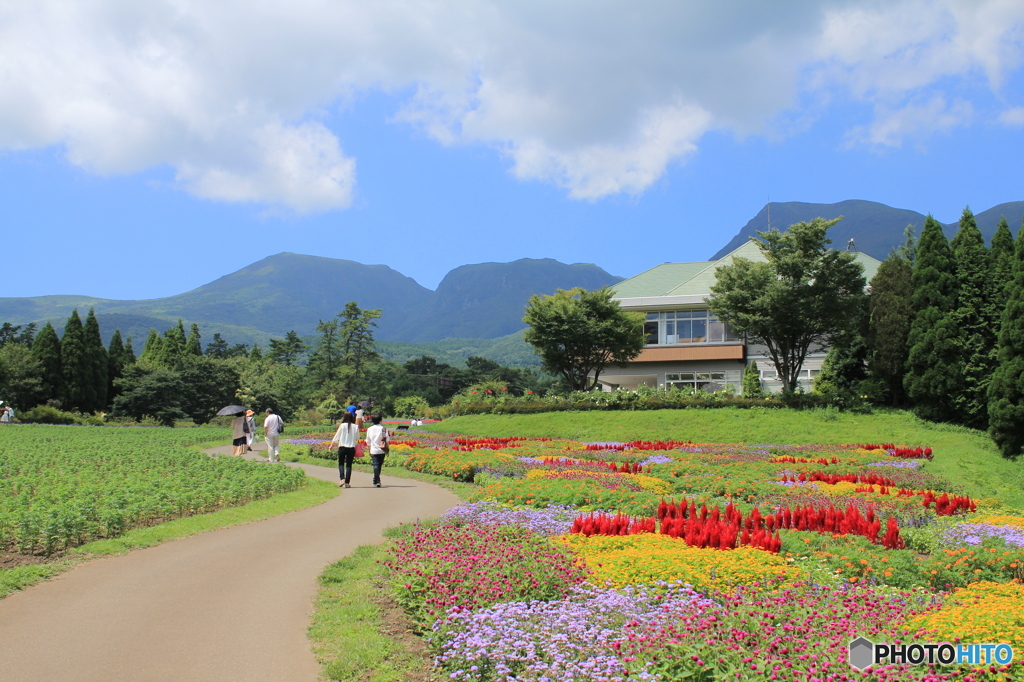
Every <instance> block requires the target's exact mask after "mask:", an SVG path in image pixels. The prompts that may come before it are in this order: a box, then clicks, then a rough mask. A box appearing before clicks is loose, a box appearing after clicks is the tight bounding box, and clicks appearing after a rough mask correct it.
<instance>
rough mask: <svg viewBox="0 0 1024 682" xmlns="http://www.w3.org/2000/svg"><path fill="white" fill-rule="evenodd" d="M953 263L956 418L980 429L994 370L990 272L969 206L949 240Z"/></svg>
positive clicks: (983, 425)
mask: <svg viewBox="0 0 1024 682" xmlns="http://www.w3.org/2000/svg"><path fill="white" fill-rule="evenodd" d="M950 246H951V248H952V251H953V261H954V262H955V263H956V275H957V286H958V288H957V299H956V308H955V309H954V310H953V311H952V312H951V313H950V314H949V316H950V318H951V320H952V324H953V325H954V327H955V329H956V331H957V345H958V346H959V350H960V361H959V364H960V371H959V373H960V376H961V378H962V380H963V384H962V385H961V387H960V388H959V390H957V391H956V393H955V396H954V403H955V405H956V407H957V410H958V411H959V412H960V419H959V421H961V422H963V423H964V424H966V425H967V426H970V427H972V428H977V429H983V428H985V427H986V426H987V425H988V424H987V422H988V382H989V380H990V379H991V376H992V371H993V370H994V369H995V362H994V360H995V358H994V357H993V356H992V351H993V350H994V348H995V346H996V336H995V330H994V327H995V324H994V320H993V319H992V312H991V309H990V300H989V294H990V293H991V290H992V286H991V271H990V262H989V254H988V249H986V248H985V238H984V237H982V236H981V231H980V230H979V229H978V224H977V223H976V222H975V220H974V214H973V213H971V209H970V208H965V209H964V212H963V215H962V216H961V217H960V229H959V231H957V233H956V236H955V237H954V238H953V241H952V242H951V243H950Z"/></svg>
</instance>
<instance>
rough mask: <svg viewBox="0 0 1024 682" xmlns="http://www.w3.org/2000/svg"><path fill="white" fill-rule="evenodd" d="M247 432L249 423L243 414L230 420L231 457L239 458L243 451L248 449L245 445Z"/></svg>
mask: <svg viewBox="0 0 1024 682" xmlns="http://www.w3.org/2000/svg"><path fill="white" fill-rule="evenodd" d="M248 431H249V422H248V421H247V420H246V418H245V415H244V414H239V415H237V416H236V417H235V418H234V419H232V420H231V438H232V440H231V445H232V446H233V447H232V450H231V456H232V457H241V456H242V455H243V454H245V450H246V448H247V447H248V446H247V445H246V435H247V433H248Z"/></svg>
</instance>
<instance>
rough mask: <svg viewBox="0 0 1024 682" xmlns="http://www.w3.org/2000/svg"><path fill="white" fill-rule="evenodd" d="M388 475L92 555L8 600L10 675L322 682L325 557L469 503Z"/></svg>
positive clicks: (313, 469) (5, 669) (0, 640)
mask: <svg viewBox="0 0 1024 682" xmlns="http://www.w3.org/2000/svg"><path fill="white" fill-rule="evenodd" d="M260 445H262V444H260ZM226 449H228V448H225V450H226ZM219 451H220V452H223V450H222V449H220V448H217V449H215V450H213V451H211V452H219ZM292 466H298V467H300V468H302V469H304V470H305V471H306V473H307V474H309V475H310V476H314V477H316V478H322V479H326V480H330V481H337V478H338V471H337V469H328V468H326V467H317V466H306V465H292ZM383 483H384V487H383V488H380V489H377V488H373V487H371V485H370V476H369V474H363V473H360V472H355V473H354V474H353V480H352V488H350V489H345V490H343V491H342V492H341V494H340V495H339V496H338V497H336V498H335V499H333V500H330V501H328V502H325V503H323V504H321V505H318V506H316V507H310V508H308V509H303V510H301V511H296V512H291V513H288V514H284V515H281V516H277V517H274V518H271V519H267V520H265V521H257V522H254V523H249V524H245V525H241V526H235V527H234V528H225V529H222V530H217V531H211V532H209V533H203V534H201V535H194V536H192V537H189V538H183V539H181V540H174V541H172V542H166V543H164V544H162V545H158V546H156V547H151V548H149V549H142V550H136V551H133V552H130V553H128V554H125V555H123V556H119V557H111V558H102V559H95V560H93V561H88V562H86V563H83V564H81V565H80V566H78V567H76V568H74V569H72V570H71V571H68V572H67V573H64V574H63V575H61V576H59V577H57V578H55V579H53V580H51V581H49V582H45V583H41V584H39V585H36V586H35V587H32V588H29V589H27V590H25V591H23V592H18V593H15V594H12V595H10V596H9V597H7V598H5V599H2V600H0V679H3V680H12V681H13V680H17V681H18V682H34V681H36V680H38V681H40V682H42V681H45V682H53V681H54V680H60V681H61V682H70V681H80V680H81V681H85V680H89V681H92V680H95V681H97V682H98V681H100V680H102V681H104V682H114V681H120V680H124V681H131V682H149V681H154V682H155V681H157V680H159V681H161V682H167V681H170V680H188V681H190V682H205V681H207V680H209V681H211V682H212V681H215V680H216V681H222V680H223V681H227V680H238V681H239V682H241V681H245V682H260V681H263V680H266V681H267V682H290V681H292V680H296V681H305V680H308V681H310V682H313V681H314V680H316V679H317V677H318V675H319V672H320V666H319V665H318V664H317V662H316V660H315V659H314V658H313V654H312V653H311V651H310V643H309V640H308V639H307V638H306V628H307V627H308V625H309V617H310V614H311V612H312V609H313V605H312V598H313V596H314V595H315V594H316V591H317V583H316V578H317V576H318V575H319V574H320V572H321V570H322V569H323V567H324V566H325V565H326V564H328V563H331V562H333V561H337V560H338V559H341V558H342V557H344V556H346V555H348V554H350V553H351V552H352V551H353V550H354V549H355V548H356V547H358V546H359V545H364V544H372V543H376V542H380V540H381V531H382V530H383V529H384V528H386V527H387V526H392V525H396V524H398V523H401V522H403V521H415V520H416V519H419V518H429V517H434V516H438V515H439V514H441V513H443V512H444V511H445V510H446V509H448V508H449V507H451V506H453V505H455V504H457V502H458V499H457V498H456V497H455V496H454V495H452V494H451V493H449V492H448V491H446V490H444V489H442V488H439V487H437V486H433V485H430V484H428V483H422V482H420V481H413V480H409V479H402V478H390V477H384V479H383Z"/></svg>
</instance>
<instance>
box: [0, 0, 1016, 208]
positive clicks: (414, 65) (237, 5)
mask: <svg viewBox="0 0 1024 682" xmlns="http://www.w3.org/2000/svg"><path fill="white" fill-rule="evenodd" d="M1022 35H1024V3H1021V2H1020V1H1019V0H902V1H896V0H893V1H883V0H863V1H857V0H825V1H819V0H791V1H789V2H786V3H764V2H761V1H760V0H749V1H747V2H730V3H721V2H718V1H717V0H693V1H689V2H685V3H683V2H677V1H676V0H647V1H646V2H640V3H621V4H611V3H596V4H595V3H593V2H584V1H583V0H562V1H561V2H558V3H551V2H547V1H545V2H541V1H540V0H518V1H517V2H499V1H497V0H458V1H455V0H451V1H445V0H375V1H374V2H372V3H367V2H359V1H357V0H292V2H289V3H249V2H242V1H241V0H221V1H218V2H206V1H203V0H151V1H150V2H145V3H133V2H125V1H123V0H78V1H74V0H66V1H57V0H50V1H46V0H40V1H38V2H33V3H24V2H20V0H6V2H5V1H4V0H0V149H8V150H17V149H29V148H38V147H44V146H52V145H61V146H62V147H63V148H64V149H66V153H67V158H68V160H69V161H70V162H71V163H73V164H76V165H78V166H81V167H83V168H86V169H89V170H91V171H94V172H97V173H103V174H112V173H132V172H136V171H139V170H141V169H145V168H150V167H154V166H158V165H163V164H166V165H169V166H170V167H172V168H173V169H174V171H175V177H176V178H177V181H178V183H179V184H180V186H181V187H182V188H183V189H185V190H187V191H189V192H192V193H194V194H196V195H197V196H202V197H206V198H210V199H216V200H224V201H243V202H256V203H263V204H270V205H282V206H285V207H287V208H290V209H291V210H294V211H298V212H306V211H320V210H330V209H337V208H345V207H347V206H348V205H350V203H351V201H352V193H353V188H354V183H355V162H354V160H353V159H351V158H349V157H346V156H345V154H344V152H343V151H342V148H343V145H342V143H341V141H339V139H338V133H337V132H335V131H331V130H329V129H328V128H327V127H325V125H324V124H323V122H322V114H323V112H324V111H328V110H329V108H330V107H334V106H338V105H339V104H345V103H348V102H350V101H352V102H356V103H358V96H359V95H360V94H361V93H365V92H367V91H373V90H383V91H385V92H390V93H396V94H400V93H406V92H412V93H414V94H412V95H411V96H404V95H402V96H403V97H404V99H403V103H402V105H401V106H400V108H399V110H398V111H397V112H396V114H395V116H394V121H396V122H398V123H399V124H409V125H413V126H416V127H418V128H420V129H421V130H423V131H425V132H426V134H428V135H430V136H431V137H433V138H435V139H437V140H438V141H439V142H441V143H443V144H484V145H489V146H492V147H494V148H496V149H499V150H500V151H501V152H502V153H503V154H505V155H506V156H507V158H508V159H509V162H510V164H511V169H510V170H511V173H512V174H513V175H514V176H515V177H517V178H521V179H524V180H539V181H543V182H550V183H553V184H555V185H557V186H559V187H563V188H565V190H566V191H567V192H568V194H569V196H571V197H574V198H579V199H588V200H594V199H598V198H600V197H603V196H608V195H612V194H617V193H626V194H638V193H641V192H643V191H644V190H645V189H646V188H648V187H649V186H650V185H651V184H652V183H654V182H656V181H657V180H658V178H660V177H661V176H662V175H663V174H664V173H665V170H666V168H667V167H668V166H669V165H671V164H672V163H674V162H684V161H685V160H686V159H688V158H689V157H690V156H691V155H693V154H694V153H695V152H696V151H697V150H698V149H699V144H700V140H701V138H702V136H703V135H704V134H705V133H707V132H708V131H710V130H724V131H731V132H734V133H735V134H737V135H741V136H743V135H751V134H762V133H769V132H774V133H777V132H778V131H779V128H780V125H781V124H780V120H781V119H780V115H781V114H785V115H786V116H789V117H791V118H792V117H793V114H794V113H796V112H795V108H796V107H797V106H798V103H799V102H802V101H811V100H813V101H816V102H822V103H825V102H827V103H828V104H825V105H823V106H822V107H821V109H820V111H816V112H815V113H816V115H827V113H828V111H829V109H830V108H833V107H836V106H839V105H840V103H843V104H849V103H854V104H857V105H860V106H862V111H864V112H867V113H865V120H864V122H863V123H862V124H861V125H858V126H857V127H855V128H854V129H853V130H851V131H850V132H849V134H848V135H847V141H848V142H849V143H850V144H854V145H867V146H869V147H873V148H878V147H893V146H899V145H900V144H902V142H903V140H905V139H923V138H925V137H927V135H930V134H935V133H941V132H944V131H950V130H952V129H954V128H956V127H957V126H963V125H969V124H970V122H971V121H972V120H973V119H975V118H979V117H980V114H981V113H983V112H980V111H978V109H977V107H978V106H979V105H978V104H977V103H976V102H972V101H971V100H970V99H969V98H968V95H965V94H963V92H964V90H963V89H957V88H956V85H957V84H959V83H967V84H969V85H971V86H972V87H974V88H975V90H978V88H977V85H978V84H979V83H980V84H981V85H982V86H983V88H988V89H989V90H990V91H991V92H994V93H995V94H996V96H997V98H1002V99H1003V100H1004V102H1003V104H1004V106H1003V107H1002V108H1003V110H1004V113H1002V114H999V113H998V112H995V113H992V114H991V116H989V115H986V116H985V118H997V119H998V120H1001V121H1002V122H1003V123H1005V124H1007V125H1017V123H1016V121H1017V120H1018V119H1019V117H1020V115H1019V114H1017V113H1015V112H1016V111H1018V109H1019V107H1020V105H1021V103H1020V102H1014V101H1009V99H1010V95H1009V94H1008V93H1004V92H1003V89H1004V88H1005V83H1006V82H1007V77H1008V75H1009V74H1010V73H1012V72H1013V71H1015V70H1017V69H1018V68H1019V67H1020V65H1021V60H1022V50H1021V45H1022ZM357 105H358V104H356V106H357ZM1015 107H1016V108H1015ZM822 112H824V113H822ZM796 118H801V119H804V118H806V114H805V115H804V116H801V115H799V114H797V116H796ZM805 125H806V123H805Z"/></svg>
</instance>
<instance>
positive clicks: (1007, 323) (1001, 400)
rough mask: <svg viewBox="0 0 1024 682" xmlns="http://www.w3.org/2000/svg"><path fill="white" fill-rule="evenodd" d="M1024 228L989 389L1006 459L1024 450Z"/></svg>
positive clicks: (991, 422) (992, 427)
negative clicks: (997, 360)
mask: <svg viewBox="0 0 1024 682" xmlns="http://www.w3.org/2000/svg"><path fill="white" fill-rule="evenodd" d="M1022 235H1024V225H1022V229H1021V232H1018V233H1017V243H1016V248H1015V258H1014V270H1013V281H1012V282H1011V284H1010V286H1009V287H1008V291H1007V294H1008V296H1007V302H1006V308H1005V309H1004V310H1003V319H1002V323H1001V325H1000V329H999V364H998V365H997V366H996V369H995V371H994V372H993V374H992V380H991V381H990V382H989V386H988V432H989V435H991V436H992V440H994V441H995V442H996V445H998V446H999V450H1000V451H1001V452H1002V453H1003V456H1004V457H1017V456H1019V455H1020V454H1021V451H1022V449H1024V237H1022Z"/></svg>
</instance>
